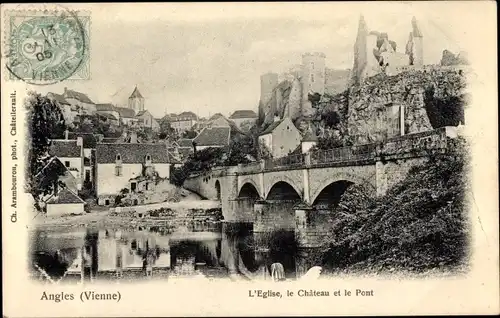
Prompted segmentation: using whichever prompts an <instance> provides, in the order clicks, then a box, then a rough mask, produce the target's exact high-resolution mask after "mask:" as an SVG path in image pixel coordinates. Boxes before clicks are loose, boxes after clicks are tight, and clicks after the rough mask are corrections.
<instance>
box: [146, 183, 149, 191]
mask: <svg viewBox="0 0 500 318" xmlns="http://www.w3.org/2000/svg"><path fill="white" fill-rule="evenodd" d="M147 190H149V183H148V182H146V191H147Z"/></svg>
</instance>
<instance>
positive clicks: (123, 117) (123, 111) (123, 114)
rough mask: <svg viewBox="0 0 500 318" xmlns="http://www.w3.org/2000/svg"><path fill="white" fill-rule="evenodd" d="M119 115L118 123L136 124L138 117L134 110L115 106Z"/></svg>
mask: <svg viewBox="0 0 500 318" xmlns="http://www.w3.org/2000/svg"><path fill="white" fill-rule="evenodd" d="M115 109H116V111H117V112H118V114H119V117H120V124H123V125H125V126H129V127H134V126H137V124H138V122H139V118H137V117H135V111H134V110H133V109H131V108H127V107H115Z"/></svg>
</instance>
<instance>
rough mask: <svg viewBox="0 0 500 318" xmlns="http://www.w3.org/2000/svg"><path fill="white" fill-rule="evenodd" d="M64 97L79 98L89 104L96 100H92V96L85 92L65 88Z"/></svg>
mask: <svg viewBox="0 0 500 318" xmlns="http://www.w3.org/2000/svg"><path fill="white" fill-rule="evenodd" d="M64 97H66V98H74V99H77V100H79V101H81V102H83V103H87V104H94V102H93V101H92V100H90V98H89V97H88V96H87V95H85V94H84V93H80V92H76V91H72V90H70V89H65V90H64Z"/></svg>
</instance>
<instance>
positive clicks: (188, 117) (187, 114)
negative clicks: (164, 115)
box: [174, 112, 198, 121]
mask: <svg viewBox="0 0 500 318" xmlns="http://www.w3.org/2000/svg"><path fill="white" fill-rule="evenodd" d="M197 119H198V116H196V114H195V113H193V112H182V113H180V114H179V115H177V117H176V118H175V119H174V120H178V121H181V120H197Z"/></svg>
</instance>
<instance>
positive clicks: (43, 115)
mask: <svg viewBox="0 0 500 318" xmlns="http://www.w3.org/2000/svg"><path fill="white" fill-rule="evenodd" d="M24 106H25V108H26V110H27V126H28V140H29V143H28V144H29V147H28V162H27V165H28V175H27V177H28V180H27V186H28V190H29V192H30V193H31V194H32V195H33V197H34V198H35V202H37V203H38V201H39V199H40V196H41V195H42V194H44V193H50V192H51V191H52V190H53V187H54V186H55V184H57V178H56V176H59V175H61V173H62V171H60V169H59V170H57V171H53V173H55V174H56V175H55V176H52V177H53V178H54V180H51V182H45V183H42V184H40V182H39V180H36V177H35V176H36V175H37V174H38V172H39V171H40V170H41V169H42V168H43V167H44V166H45V165H46V164H47V163H48V161H49V159H50V155H49V147H50V140H51V139H57V138H63V136H64V131H65V130H66V126H65V123H64V117H63V114H62V112H61V110H60V108H59V107H58V106H57V105H56V104H55V103H54V102H53V101H52V100H51V99H49V98H47V97H45V96H41V95H40V94H38V93H35V92H29V93H28V97H27V98H26V100H25V103H24Z"/></svg>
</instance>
